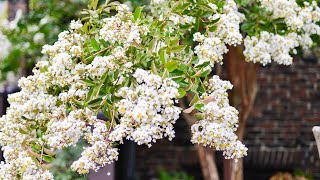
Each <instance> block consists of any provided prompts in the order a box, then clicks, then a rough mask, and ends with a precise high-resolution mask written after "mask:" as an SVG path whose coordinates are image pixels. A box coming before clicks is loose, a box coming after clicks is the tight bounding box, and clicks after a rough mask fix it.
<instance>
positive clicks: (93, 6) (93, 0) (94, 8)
mask: <svg viewBox="0 0 320 180" xmlns="http://www.w3.org/2000/svg"><path fill="white" fill-rule="evenodd" d="M98 2H99V0H92V1H91V3H90V7H91V8H92V9H93V10H96V9H97V6H98Z"/></svg>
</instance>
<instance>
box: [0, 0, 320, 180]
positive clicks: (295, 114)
mask: <svg viewBox="0 0 320 180" xmlns="http://www.w3.org/2000/svg"><path fill="white" fill-rule="evenodd" d="M146 2H147V1H139V0H132V1H130V2H126V3H127V4H130V5H131V6H133V7H135V6H138V5H141V4H144V3H146ZM86 4H87V2H86V0H0V22H1V24H2V27H1V28H0V46H1V47H0V60H1V62H0V114H1V115H3V114H4V113H5V109H6V108H7V107H8V102H7V101H6V99H7V95H8V94H10V93H14V92H17V91H19V88H18V87H17V80H18V79H19V78H20V77H22V76H27V75H30V74H31V70H32V67H33V66H34V64H35V62H37V61H38V60H40V59H42V58H45V57H44V56H43V55H42V54H41V53H40V52H41V47H42V46H43V45H44V44H53V43H54V42H55V41H56V40H57V37H58V34H59V32H61V31H63V30H65V29H67V27H68V24H69V22H70V21H71V20H72V19H78V18H80V11H81V10H82V9H83V8H85V7H86ZM220 68H222V69H223V68H225V67H224V66H222V67H220ZM222 76H223V74H222ZM256 78H257V82H258V83H257V84H258V89H259V91H258V94H257V96H256V100H255V103H254V106H253V111H252V113H251V114H250V115H249V118H248V122H247V127H246V131H245V134H244V144H246V146H247V147H248V148H249V151H248V156H247V157H245V158H244V159H243V161H244V179H248V180H252V179H253V180H254V179H257V180H260V179H262V180H263V179H272V180H274V179H281V178H282V179H288V180H290V179H299V178H300V179H315V180H316V179H320V160H319V154H318V150H317V146H316V142H315V139H314V136H313V134H312V127H313V126H315V125H319V124H320V111H319V108H320V91H319V90H320V89H319V86H320V53H319V49H318V48H315V49H314V50H312V51H309V52H304V53H303V55H302V56H301V57H295V60H294V63H293V65H291V66H281V65H277V64H271V65H268V66H264V67H262V66H261V67H259V71H258V72H257V74H256ZM101 118H102V117H101ZM175 130H176V138H174V139H173V141H172V142H169V141H168V140H160V141H159V142H158V143H156V144H154V145H153V146H152V148H148V147H146V146H137V145H135V144H134V143H132V142H125V143H124V144H123V145H121V146H120V147H119V148H120V157H119V161H118V162H117V163H116V164H112V165H110V166H108V167H106V168H104V169H101V170H100V171H99V172H92V173H90V175H88V176H86V177H81V176H79V175H77V174H76V173H73V172H72V171H71V170H70V169H69V166H70V164H71V162H72V161H73V160H75V159H77V158H78V157H79V156H80V153H81V151H82V146H83V145H84V143H85V142H79V146H77V147H72V148H68V149H65V150H63V151H62V152H61V153H59V154H58V156H57V158H56V160H54V162H53V164H54V166H53V168H52V171H53V172H54V174H55V176H56V179H61V180H73V179H92V180H100V179H101V180H102V179H110V180H111V179H124V180H133V179H141V180H145V179H160V180H169V179H177V180H178V179H182V180H184V179H186V180H189V179H190V180H191V179H195V180H198V179H203V176H202V171H201V165H200V160H199V158H198V154H197V151H196V148H195V146H194V145H192V144H191V142H190V128H189V126H188V125H187V123H186V122H185V120H183V119H179V120H178V121H177V123H176V125H175ZM213 153H214V156H215V157H216V158H215V161H216V164H217V168H218V171H219V172H220V175H221V176H220V178H221V179H224V178H223V160H222V159H223V157H222V155H221V153H220V152H213ZM2 158H3V157H2V156H1V154H0V159H1V160H3V159H2ZM108 172H110V173H111V175H110V174H109V173H108Z"/></svg>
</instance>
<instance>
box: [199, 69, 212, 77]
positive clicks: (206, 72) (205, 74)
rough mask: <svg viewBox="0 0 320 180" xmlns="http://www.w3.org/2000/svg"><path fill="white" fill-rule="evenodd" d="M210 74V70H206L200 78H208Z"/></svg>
mask: <svg viewBox="0 0 320 180" xmlns="http://www.w3.org/2000/svg"><path fill="white" fill-rule="evenodd" d="M210 73H211V69H208V70H206V71H204V72H202V73H201V75H200V76H201V77H206V76H208V75H209V74H210Z"/></svg>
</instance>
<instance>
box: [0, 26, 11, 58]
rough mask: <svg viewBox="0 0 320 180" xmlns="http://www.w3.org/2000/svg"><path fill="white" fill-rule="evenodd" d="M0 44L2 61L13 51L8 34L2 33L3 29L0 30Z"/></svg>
mask: <svg viewBox="0 0 320 180" xmlns="http://www.w3.org/2000/svg"><path fill="white" fill-rule="evenodd" d="M0 44H1V50H0V61H2V60H3V59H5V58H6V57H7V56H8V55H9V53H10V51H11V46H12V44H11V42H10V41H9V40H8V38H7V36H5V35H4V34H2V32H1V31H0Z"/></svg>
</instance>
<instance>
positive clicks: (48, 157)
mask: <svg viewBox="0 0 320 180" xmlns="http://www.w3.org/2000/svg"><path fill="white" fill-rule="evenodd" d="M43 160H45V161H46V162H48V163H50V162H52V160H53V157H51V156H47V155H43Z"/></svg>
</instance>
